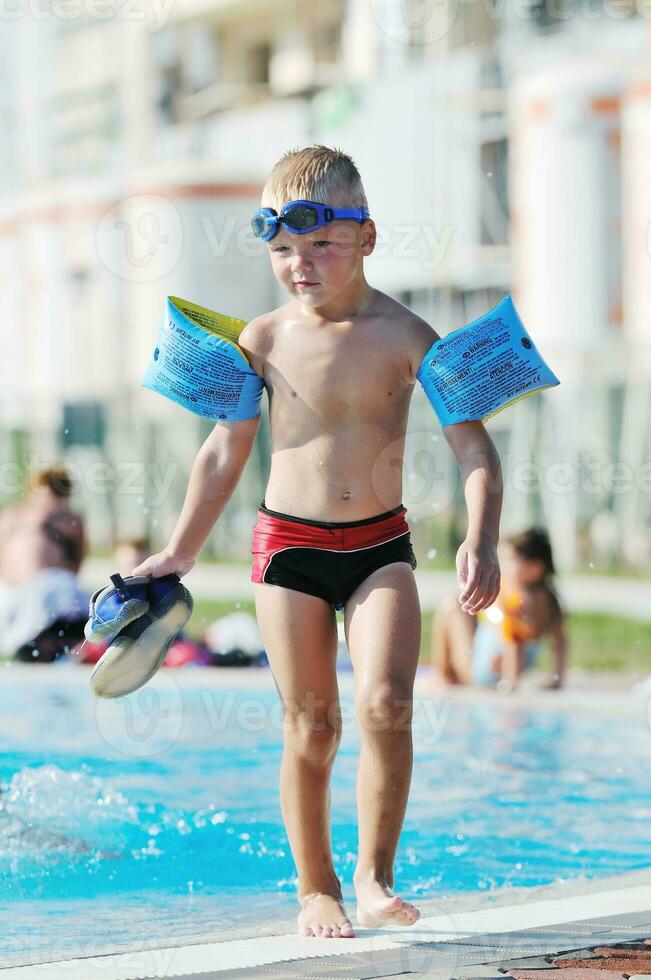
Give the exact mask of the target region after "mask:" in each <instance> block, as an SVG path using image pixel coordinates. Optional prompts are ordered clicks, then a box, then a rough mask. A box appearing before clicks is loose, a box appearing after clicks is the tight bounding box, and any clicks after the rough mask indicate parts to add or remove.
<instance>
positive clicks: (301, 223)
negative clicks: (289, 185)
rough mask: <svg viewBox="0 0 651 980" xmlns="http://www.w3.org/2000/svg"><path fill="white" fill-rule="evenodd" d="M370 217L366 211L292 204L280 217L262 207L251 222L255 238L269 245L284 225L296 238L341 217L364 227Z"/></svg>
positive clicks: (311, 203) (321, 205)
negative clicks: (357, 222) (363, 224)
mask: <svg viewBox="0 0 651 980" xmlns="http://www.w3.org/2000/svg"><path fill="white" fill-rule="evenodd" d="M370 217H371V215H370V212H369V211H368V210H367V209H366V208H329V207H326V205H325V204H315V203H314V201H290V202H289V203H288V204H285V206H284V207H283V208H282V209H281V211H280V214H278V212H277V211H274V209H273V208H258V210H257V211H256V212H255V214H254V215H253V218H252V219H251V227H252V229H253V233H254V235H256V236H257V237H258V238H261V239H262V240H263V241H265V242H268V241H269V240H270V239H272V238H273V237H274V235H277V234H278V232H279V231H280V226H281V225H283V227H285V228H286V229H287V231H291V232H292V234H294V235H306V234H307V233H308V232H310V231H316V230H317V228H325V226H326V225H328V224H330V222H331V221H339V220H340V219H341V218H351V219H352V220H353V221H359V223H360V224H361V223H362V222H364V221H366V220H367V219H368V218H370Z"/></svg>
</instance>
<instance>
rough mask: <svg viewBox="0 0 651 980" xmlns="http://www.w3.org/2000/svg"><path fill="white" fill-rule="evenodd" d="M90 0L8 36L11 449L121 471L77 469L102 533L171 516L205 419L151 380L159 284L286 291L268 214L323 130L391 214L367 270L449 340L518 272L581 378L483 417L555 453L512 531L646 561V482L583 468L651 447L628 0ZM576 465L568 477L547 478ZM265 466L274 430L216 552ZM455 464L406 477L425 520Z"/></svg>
mask: <svg viewBox="0 0 651 980" xmlns="http://www.w3.org/2000/svg"><path fill="white" fill-rule="evenodd" d="M82 8H83V11H84V12H83V13H82ZM74 9H76V10H77V14H76V16H70V17H66V19H62V17H61V10H60V9H59V8H57V7H55V6H53V7H52V8H47V7H43V8H42V9H41V14H42V16H40V17H39V18H37V19H36V18H34V17H30V16H29V15H25V16H23V17H21V18H18V19H16V20H15V21H12V22H4V23H3V25H2V27H1V28H0V49H1V50H2V54H3V59H2V69H1V71H2V72H3V74H4V85H3V86H2V88H3V91H4V92H5V93H7V92H8V91H9V92H11V93H13V97H12V98H11V99H8V98H7V96H6V94H5V95H3V96H2V101H0V113H1V114H2V116H3V118H4V121H5V125H6V131H9V132H11V133H12V138H11V139H9V140H8V141H6V143H5V145H4V146H3V147H2V150H1V151H0V168H1V173H0V179H1V180H2V185H1V191H2V192H1V194H0V231H1V232H2V235H1V237H0V256H1V265H0V269H1V270H2V276H3V286H4V288H3V289H2V292H1V293H0V296H1V297H2V298H1V300H0V301H1V302H2V303H3V305H4V309H3V316H2V326H1V327H0V360H1V363H2V364H3V365H4V366H5V372H4V374H5V378H4V384H3V386H2V387H1V388H0V410H1V412H2V426H1V430H0V445H2V447H3V451H4V457H5V458H9V459H22V458H24V457H25V453H26V452H29V453H32V454H34V453H36V454H43V455H44V456H47V455H48V454H52V453H53V452H65V454H66V455H67V457H68V458H69V459H70V460H72V461H73V462H74V461H76V462H77V463H78V465H79V467H80V472H81V470H82V469H83V471H84V473H85V474H87V473H88V472H89V470H92V468H93V467H101V466H102V465H108V466H109V470H110V473H111V474H112V476H111V478H110V479H109V478H107V479H106V480H105V482H104V484H102V486H104V487H106V488H108V489H107V492H106V493H104V492H101V491H98V492H92V491H90V490H89V489H88V486H87V484H88V480H87V479H85V481H84V482H85V484H86V487H85V490H84V500H85V506H86V509H87V511H88V513H89V518H90V521H91V526H94V528H95V537H96V538H97V539H101V537H102V534H104V535H105V536H106V534H107V530H106V529H108V528H111V527H112V528H120V529H122V530H123V531H124V530H125V529H126V530H128V531H131V530H136V529H139V527H136V525H139V524H141V523H142V522H143V521H144V522H145V523H148V524H150V525H152V529H153V530H156V527H158V528H159V529H160V533H161V534H164V533H166V532H167V529H168V527H169V525H170V523H171V522H173V520H174V517H175V515H176V513H177V511H178V506H179V505H180V502H181V500H182V496H183V492H184V488H185V477H186V476H187V470H188V468H189V466H190V464H191V462H192V458H193V456H194V452H195V451H196V448H197V446H198V442H199V440H200V439H201V437H202V436H203V435H204V434H205V433H206V431H207V428H206V425H205V424H203V423H201V422H200V421H199V420H197V419H194V418H193V417H191V416H189V415H187V414H184V413H182V412H180V411H179V410H178V409H177V408H175V407H174V406H172V405H171V404H170V403H167V402H166V401H165V400H164V399H161V398H157V396H155V395H153V394H152V393H151V392H147V391H144V390H142V389H139V387H138V383H139V380H140V378H141V377H142V374H143V373H144V370H145V368H146V365H147V362H148V359H149V355H150V351H151V348H152V345H153V342H154V339H155V335H156V330H157V324H158V318H159V315H160V310H161V308H162V300H163V298H164V296H165V295H166V294H175V295H180V296H184V297H187V298H189V299H192V300H194V301H196V302H199V303H202V304H204V305H206V306H209V307H212V308H215V309H219V310H221V311H223V312H226V313H229V314H232V315H236V316H241V317H242V318H244V319H248V318H251V317H252V316H254V315H256V314H258V313H260V312H261V311H263V310H265V309H269V308H271V307H273V306H274V305H277V303H279V302H280V301H281V299H282V297H281V296H280V294H279V292H278V289H277V286H276V284H275V282H274V280H273V278H272V276H271V273H270V270H269V268H268V261H267V259H266V255H265V252H264V249H261V248H260V246H259V244H258V243H256V242H255V240H254V239H253V238H252V236H251V234H250V232H249V229H248V221H249V217H250V214H251V212H252V210H253V208H254V207H256V206H257V204H258V201H259V196H260V191H261V188H262V185H263V183H264V179H265V176H266V174H267V173H268V171H269V169H270V167H271V166H272V164H273V163H274V162H275V160H276V159H277V158H278V157H279V156H280V155H281V154H282V152H283V151H284V150H286V149H287V148H289V147H293V146H300V145H305V144H309V143H311V142H313V141H318V142H325V143H328V144H330V145H338V146H341V147H343V148H345V149H346V150H347V151H348V152H350V153H351V154H352V155H353V157H354V158H355V160H356V162H357V163H358V165H359V167H360V170H361V172H362V175H363V177H364V180H365V184H366V189H367V194H368V198H369V202H370V207H371V211H372V214H373V216H374V217H375V219H376V221H377V224H378V227H379V231H380V238H379V243H378V248H377V250H376V253H375V255H374V256H373V257H372V258H371V260H370V261H369V263H368V276H369V279H370V280H371V281H372V282H373V284H375V285H377V286H378V287H380V288H382V289H384V290H386V291H388V292H390V293H391V294H392V295H395V296H396V297H397V298H398V299H400V300H402V301H403V302H405V303H406V304H407V305H409V306H410V307H411V308H412V309H414V310H415V311H416V312H418V313H419V314H421V315H422V316H424V317H425V318H426V319H427V320H428V321H429V322H430V323H432V325H433V326H434V327H435V328H436V329H437V330H438V331H439V333H441V334H445V333H447V332H448V331H449V330H450V329H454V328H456V327H458V326H460V325H462V324H463V323H465V322H468V320H470V319H472V318H474V317H475V316H477V315H479V314H480V313H482V312H484V311H485V310H487V309H488V308H489V307H490V306H491V305H493V303H494V302H496V301H498V300H499V299H500V298H501V297H502V296H503V295H504V294H505V293H506V292H509V291H512V292H513V293H514V297H515V300H516V303H517V304H518V306H519V308H520V310H521V313H522V315H523V318H524V320H525V322H526V324H527V326H528V327H529V329H530V330H531V332H532V334H533V335H534V336H535V338H536V341H537V342H538V343H539V345H540V347H541V349H542V350H543V352H544V353H545V354H546V355H547V356H548V358H549V360H550V362H551V363H552V365H553V367H554V369H555V370H556V372H557V374H558V375H559V376H560V377H561V380H562V381H563V384H562V386H561V388H559V389H555V390H554V391H553V392H552V393H549V394H548V395H544V396H542V397H539V398H536V399H531V400H529V401H527V402H523V403H522V404H521V405H518V406H516V407H514V408H513V409H511V410H510V411H509V412H507V413H504V414H503V415H501V416H498V418H497V419H496V420H495V421H494V422H492V423H491V431H492V432H493V433H494V436H495V438H496V441H498V443H499V445H500V448H501V450H502V452H503V454H504V455H505V457H509V458H510V459H511V460H512V461H515V462H516V463H518V462H520V461H522V460H525V459H528V458H531V459H533V460H535V461H536V462H537V463H538V465H539V479H538V486H537V488H536V490H535V492H527V493H523V492H521V490H519V489H518V488H517V487H516V486H515V483H514V482H513V481H511V482H509V474H508V471H507V494H508V495H509V497H508V500H509V506H508V507H507V508H506V509H505V525H504V526H505V530H511V525H512V526H513V527H515V526H520V525H521V524H523V523H526V522H528V521H530V520H533V519H540V520H545V521H547V523H548V524H549V525H550V530H551V531H552V534H553V536H554V539H555V544H556V546H557V550H558V551H559V554H560V558H561V564H563V565H565V566H570V565H572V564H574V563H575V562H576V561H577V560H578V559H580V558H582V557H585V556H586V555H588V554H591V553H592V552H591V549H594V548H597V551H599V549H601V552H603V555H602V557H603V558H604V559H608V558H610V557H613V556H614V553H615V551H617V549H618V547H619V543H623V544H624V553H625V556H627V557H628V558H629V559H630V560H631V561H638V562H640V561H644V560H647V559H648V558H649V555H648V554H647V551H646V550H645V549H647V548H649V549H650V550H651V545H649V540H650V537H651V529H650V525H651V508H650V506H649V499H650V498H651V493H650V492H648V491H646V492H645V491H644V490H639V488H638V487H637V486H636V487H635V488H634V489H633V490H631V492H629V493H627V494H625V495H622V494H620V495H619V496H618V494H617V492H616V490H613V489H612V488H609V486H607V485H606V484H605V483H604V480H603V472H602V473H601V477H600V480H601V482H600V483H599V486H598V487H597V489H596V490H595V491H594V492H593V491H592V490H589V491H586V490H585V488H584V486H583V481H582V467H584V466H585V463H584V462H582V461H581V460H582V458H583V457H582V455H581V454H582V453H583V454H585V453H586V452H588V453H589V454H592V456H591V457H590V459H591V460H592V459H594V460H598V461H599V466H600V467H601V469H602V471H603V468H604V467H606V466H608V465H609V462H610V461H612V460H617V459H620V458H621V459H625V461H626V462H627V463H628V464H630V465H631V466H632V467H634V468H637V469H636V472H639V468H640V467H641V466H643V465H644V462H645V460H648V458H649V452H650V446H649V442H650V440H651V433H650V432H649V419H650V417H651V412H650V411H649V407H650V406H649V377H650V375H651V366H650V360H651V354H650V353H649V349H650V345H651V340H650V331H651V316H650V314H651V298H650V297H651V293H650V286H649V283H650V281H651V277H650V276H649V271H650V267H649V263H650V262H651V243H650V232H649V228H650V227H651V191H650V190H649V180H648V174H649V173H650V172H651V166H650V164H651V118H650V117H651V86H650V83H649V79H648V76H646V75H645V65H646V64H647V63H648V56H649V50H650V48H651V28H650V26H649V24H648V22H647V21H646V20H645V19H644V17H642V16H640V15H639V14H638V13H637V11H636V9H635V7H634V6H631V8H630V10H629V9H628V8H627V10H624V11H622V5H621V3H619V4H618V7H617V10H618V12H619V13H618V16H617V17H616V16H615V15H614V12H613V8H611V7H610V6H609V5H608V4H605V5H604V4H602V3H601V2H599V0H589V2H588V0H509V2H508V3H506V2H505V3H502V4H499V5H498V4H497V3H495V4H493V3H491V2H488V0H466V2H464V3H463V4H460V3H459V2H458V0H445V2H443V3H440V2H436V3H435V2H427V0H418V2H416V0H411V2H407V0H320V2H319V3H318V4H316V3H313V2H310V0H175V2H174V3H171V2H169V3H165V2H164V0H160V2H159V3H154V2H146V0H139V3H138V4H136V5H133V4H129V5H127V4H126V3H125V2H122V3H120V2H114V3H112V5H111V4H109V3H105V4H102V5H99V4H97V5H96V6H92V5H91V4H90V3H88V4H87V6H86V7H84V5H83V4H80V6H79V8H74ZM48 12H50V13H51V16H47V14H48ZM57 12H58V16H57ZM428 413H429V409H428V408H427V406H426V404H425V401H424V399H423V398H421V397H420V394H419V393H417V395H416V396H415V398H414V411H413V416H412V422H411V425H410V427H411V429H412V430H413V432H412V434H411V436H410V438H411V440H412V442H411V448H410V451H409V452H408V455H407V464H408V467H409V465H410V458H412V459H413V458H415V455H417V454H418V452H419V447H420V448H422V446H423V445H425V444H426V443H427V445H428V446H431V444H430V443H429V441H428V440H429V438H430V437H429V433H430V432H431V430H432V424H433V423H432V419H431V414H428ZM441 451H442V450H441ZM428 452H431V448H430V449H428ZM437 452H438V450H437ZM622 453H625V454H626V455H625V457H624V456H622ZM21 454H22V456H21ZM559 461H562V462H564V463H565V464H567V466H568V467H569V470H568V472H570V473H571V474H572V473H573V474H574V480H575V483H576V486H575V490H574V492H570V493H562V492H559V490H558V487H555V486H554V485H553V484H552V485H551V488H550V486H549V485H548V484H549V480H548V479H547V477H548V473H549V467H550V466H553V465H554V464H555V463H557V462H559ZM145 463H146V465H144V464H145ZM265 464H266V459H265V451H264V438H263V440H262V441H261V450H260V454H259V455H258V456H256V457H255V458H254V459H253V460H252V461H251V463H250V465H249V469H248V471H247V472H248V475H247V479H246V480H244V481H243V482H242V483H241V485H240V487H239V488H238V491H237V494H236V498H235V499H234V501H233V502H232V506H231V507H229V511H228V520H229V521H230V522H231V523H230V525H229V526H230V529H231V533H229V534H228V535H227V534H225V533H224V534H223V535H222V538H221V539H219V540H218V542H217V546H218V547H222V548H227V547H230V546H231V543H232V547H233V548H234V549H235V550H236V549H237V548H238V547H240V546H241V543H242V542H246V537H247V534H248V532H249V529H250V524H251V523H252V520H253V516H254V511H255V507H256V506H257V503H258V501H259V493H260V487H261V480H262V477H263V473H264V468H265ZM436 465H437V466H439V462H438V460H437V462H436ZM440 467H441V471H442V476H441V475H440V474H437V477H436V478H432V479H430V480H429V483H428V482H427V481H426V483H425V484H422V482H421V483H420V484H418V488H417V489H414V490H413V492H412V490H411V489H410V488H411V486H412V484H409V483H407V484H406V488H405V494H406V495H405V502H406V504H407V506H408V507H410V510H411V511H412V513H413V514H414V516H415V517H416V518H417V519H420V518H424V517H425V516H431V515H432V514H434V515H436V514H437V513H438V512H439V511H440V512H441V514H442V512H443V511H444V510H445V509H446V504H447V503H449V500H450V499H451V491H450V484H451V481H452V479H453V477H452V475H451V472H450V470H449V465H448V463H447V462H445V461H444V462H442V463H440ZM123 471H124V472H123ZM93 472H94V471H93ZM97 472H98V473H99V472H100V471H99V470H97ZM152 474H153V476H152ZM411 475H412V476H413V474H411ZM439 477H440V479H439ZM441 480H442V481H443V483H444V484H445V485H446V487H447V489H442V488H441ZM152 481H153V482H152ZM437 481H438V482H437ZM168 482H169V486H168ZM633 482H634V483H635V481H633ZM100 483H101V481H100V480H99V477H98V481H97V485H98V486H99V485H100ZM416 483H418V480H416ZM166 488H167V489H166ZM0 491H1V492H2V493H3V494H4V495H5V496H6V495H7V494H8V492H9V491H8V489H7V487H3V488H0ZM410 493H411V495H412V498H413V499H412V500H410ZM437 495H438V496H437ZM159 498H160V499H159ZM456 499H457V500H458V492H457V495H456ZM447 509H448V510H449V508H447ZM448 516H449V515H448ZM437 519H438V518H437ZM455 520H456V516H455ZM156 522H158V525H156ZM423 523H424V522H423ZM220 525H221V522H220ZM423 533H425V532H423ZM218 538H219V530H218ZM423 540H425V538H423ZM640 541H641V542H642V544H639V543H638V542H640ZM636 549H637V550H636Z"/></svg>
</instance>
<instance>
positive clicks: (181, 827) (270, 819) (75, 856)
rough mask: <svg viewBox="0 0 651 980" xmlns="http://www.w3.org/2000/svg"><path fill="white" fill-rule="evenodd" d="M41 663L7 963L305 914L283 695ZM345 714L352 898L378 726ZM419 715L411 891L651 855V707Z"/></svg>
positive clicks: (11, 782) (548, 876)
mask: <svg viewBox="0 0 651 980" xmlns="http://www.w3.org/2000/svg"><path fill="white" fill-rule="evenodd" d="M33 670H34V671H35V673H38V675H39V681H38V683H37V684H34V685H33V686H32V685H31V684H30V683H29V681H27V682H25V679H24V676H25V675H24V673H21V675H20V678H18V677H16V678H14V677H12V672H11V670H7V669H5V670H2V672H1V675H0V677H1V687H0V736H1V742H0V747H1V749H2V751H1V752H0V790H1V793H0V804H2V808H1V809H0V915H1V916H2V921H3V922H4V923H6V924H8V925H7V926H5V928H3V930H2V931H1V932H0V956H5V957H18V956H19V955H22V954H26V955H28V956H29V957H30V958H31V957H34V958H38V956H41V957H42V958H43V959H48V958H50V957H57V956H63V955H65V954H70V953H72V952H84V953H90V952H94V951H98V952H99V951H104V950H107V949H113V948H116V947H119V946H120V945H121V944H125V945H128V944H129V943H137V942H143V941H148V940H150V939H156V940H160V941H161V942H165V941H169V940H172V939H174V940H179V939H182V938H190V937H193V936H194V937H196V936H206V935H207V934H208V933H210V932H212V933H213V934H216V933H218V932H219V930H220V929H222V928H223V927H224V925H230V926H234V925H241V924H242V923H244V922H250V921H251V919H252V918H258V919H264V918H266V919H267V920H268V919H270V918H272V917H273V916H274V915H287V914H288V913H290V914H293V912H294V901H295V899H294V893H295V884H296V880H295V872H294V866H293V862H292V860H291V855H290V852H289V848H288V845H287V839H286V836H285V833H284V829H283V826H282V822H281V815H280V809H279V804H278V795H277V782H278V769H279V764H280V758H281V724H280V712H279V709H278V702H277V696H276V693H275V691H274V690H273V689H272V690H266V689H264V685H262V684H261V686H260V689H259V690H256V691H255V692H248V691H247V692H245V691H238V692H235V691H229V690H216V689H214V688H212V687H211V688H207V689H201V687H200V681H199V677H200V675H199V674H197V681H196V685H195V686H191V687H187V688H186V687H185V686H184V687H179V685H178V683H177V682H176V680H175V679H174V676H173V672H170V671H165V672H162V673H161V674H159V675H158V678H156V680H155V682H154V683H153V684H152V685H149V686H148V687H147V688H145V689H143V690H142V691H140V692H137V693H136V694H135V695H132V696H131V697H130V698H125V699H121V700H119V701H115V702H98V701H95V700H94V699H93V698H92V697H91V696H90V694H89V693H88V688H87V685H86V683H85V681H84V682H83V683H79V679H78V677H75V678H73V677H72V675H71V673H69V674H68V678H69V680H70V683H66V680H67V678H66V676H65V674H64V671H69V672H74V671H80V670H81V668H78V667H72V668H71V667H61V666H56V667H51V668H44V667H38V666H37V667H34V668H33ZM48 670H49V671H51V672H52V673H51V675H50V676H52V677H53V678H54V680H55V682H54V683H52V684H51V685H50V684H46V683H44V681H43V677H44V676H45V674H44V672H45V671H48ZM84 676H85V675H84ZM73 681H74V683H73ZM192 684H193V685H194V681H193V682H192ZM343 710H344V716H345V717H344V724H345V732H344V737H343V741H342V745H341V748H340V751H339V755H338V757H337V760H336V763H335V768H334V773H333V782H332V803H333V818H332V822H333V843H334V854H335V862H336V867H337V871H338V873H339V875H340V877H341V878H342V879H343V884H344V897H345V898H347V899H350V898H351V897H352V890H351V877H352V872H353V868H354V861H355V852H356V847H357V832H356V809H355V793H354V787H355V773H356V765H357V757H358V737H357V732H356V729H355V724H354V720H353V717H352V702H350V700H349V699H348V698H346V697H344V698H343ZM414 728H415V734H414V740H415V746H414V751H415V757H414V775H413V783H412V792H411V797H410V802H409V807H408V811H407V818H406V822H405V827H404V831H403V836H402V839H401V847H400V850H399V854H398V861H397V865H396V888H397V889H399V891H400V893H401V894H403V895H404V896H405V897H406V898H409V899H411V900H417V899H418V898H419V897H424V898H441V897H443V896H450V895H453V894H455V893H459V892H465V891H478V890H479V891H489V890H492V889H496V888H500V887H504V886H533V885H541V884H547V883H552V882H560V881H565V880H568V879H573V878H578V877H588V878H593V877H599V876H605V875H610V874H618V873H621V872H624V871H628V870H632V869H635V868H640V867H644V866H646V865H648V863H649V845H650V843H651V833H650V830H649V827H650V826H651V822H650V819H649V818H650V817H651V782H650V781H649V779H648V761H649V750H650V749H651V733H650V732H649V727H648V724H647V722H646V716H645V714H644V711H643V705H641V704H636V703H633V704H632V707H631V713H630V715H629V716H627V717H626V718H621V717H615V716H613V717H606V718H603V717H591V716H586V715H585V714H582V715H576V716H572V715H570V714H568V713H566V712H561V711H542V710H539V711H537V712H534V711H532V710H525V709H524V708H518V707H516V706H513V705H508V706H506V705H505V704H504V702H503V701H502V700H501V699H495V700H491V701H490V702H486V703H483V704H481V705H479V704H462V703H455V704H453V703H452V702H450V701H445V700H440V699H437V700H432V701H422V700H420V701H418V702H417V705H416V710H415V717H414Z"/></svg>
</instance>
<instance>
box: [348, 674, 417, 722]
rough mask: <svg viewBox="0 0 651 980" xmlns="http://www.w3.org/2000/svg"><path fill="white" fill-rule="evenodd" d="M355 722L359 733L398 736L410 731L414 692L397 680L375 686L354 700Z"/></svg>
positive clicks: (362, 691) (404, 683) (362, 692)
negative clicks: (396, 734) (393, 734)
mask: <svg viewBox="0 0 651 980" xmlns="http://www.w3.org/2000/svg"><path fill="white" fill-rule="evenodd" d="M356 708H357V718H358V722H359V725H360V728H361V729H362V731H367V732H386V731H390V732H392V733H397V732H400V731H403V730H409V728H410V727H411V717H412V712H413V689H412V688H411V687H409V685H408V684H407V683H406V682H404V681H402V680H398V679H389V680H386V681H384V682H382V683H380V684H377V683H376V684H375V685H374V686H373V687H372V688H370V689H369V690H367V691H364V690H360V692H359V694H358V697H357V705H356Z"/></svg>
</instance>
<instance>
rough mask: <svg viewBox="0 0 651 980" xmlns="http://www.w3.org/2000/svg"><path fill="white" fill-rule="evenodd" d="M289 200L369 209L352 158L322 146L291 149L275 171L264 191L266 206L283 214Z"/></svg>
mask: <svg viewBox="0 0 651 980" xmlns="http://www.w3.org/2000/svg"><path fill="white" fill-rule="evenodd" d="M288 201H314V202H315V203H317V204H329V205H331V206H332V207H335V208H368V203H367V200H366V194H365V192H364V186H363V184H362V178H361V177H360V174H359V170H358V169H357V167H356V166H355V163H354V161H353V159H352V157H350V156H348V154H347V153H344V152H343V150H337V149H331V148H330V147H329V146H322V145H321V144H318V143H314V144H313V145H312V146H306V147H305V148H304V149H302V150H300V149H295V150H288V151H287V153H285V154H284V155H283V156H282V157H281V158H280V160H279V161H278V162H277V163H276V164H275V166H274V168H273V170H272V171H271V174H270V176H269V179H268V180H267V183H266V184H265V187H264V190H263V192H262V205H263V207H270V208H274V210H275V211H280V209H281V208H282V206H283V205H284V204H287V202H288Z"/></svg>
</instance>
